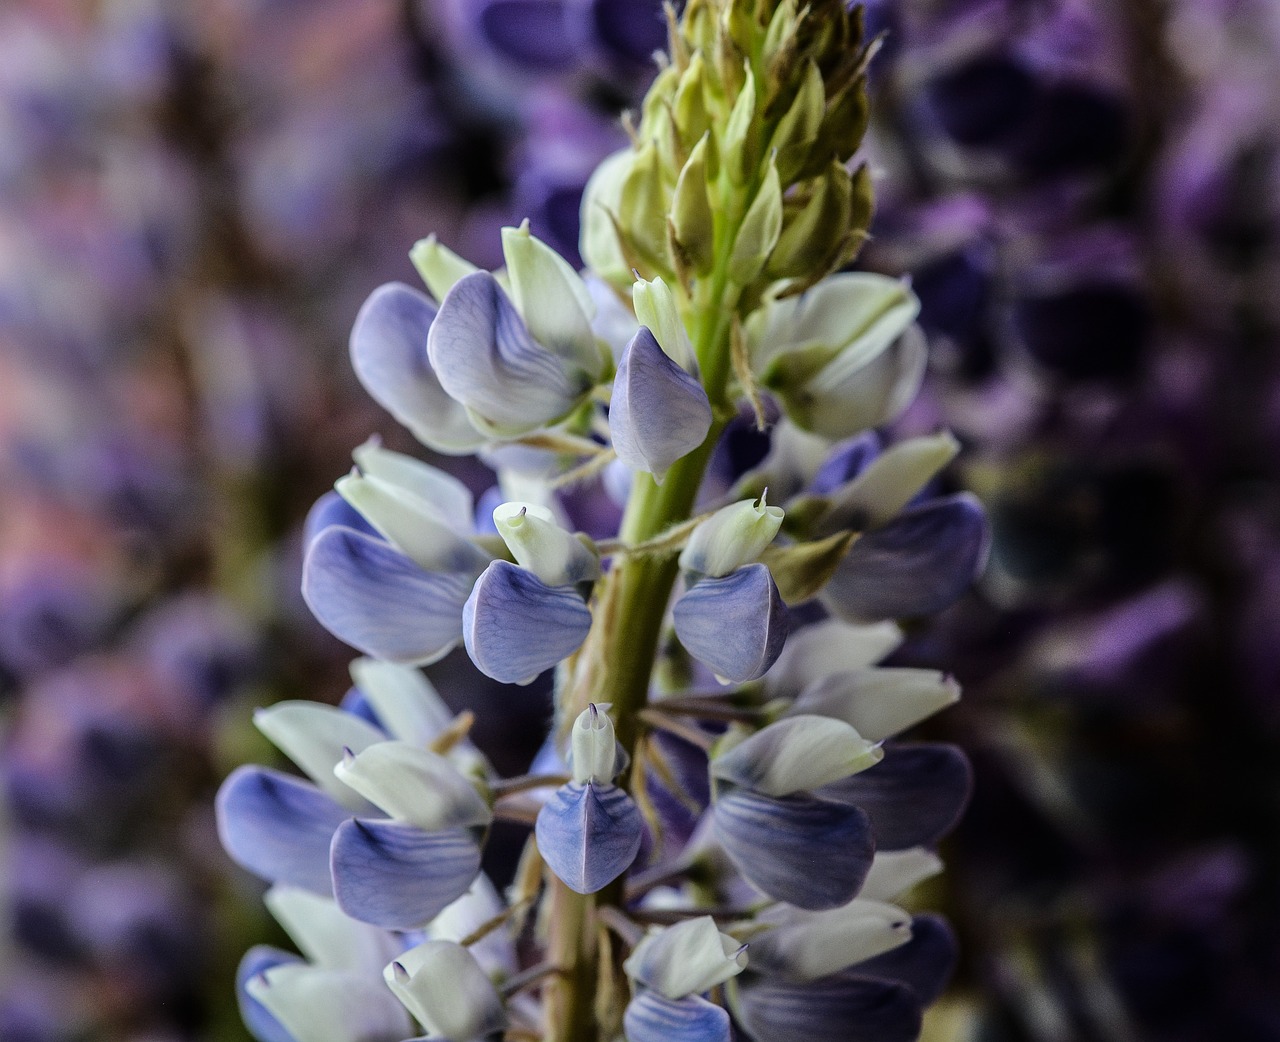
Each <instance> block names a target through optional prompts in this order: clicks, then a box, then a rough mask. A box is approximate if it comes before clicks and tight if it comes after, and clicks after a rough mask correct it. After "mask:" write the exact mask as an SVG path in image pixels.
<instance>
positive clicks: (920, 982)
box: [842, 915, 959, 1006]
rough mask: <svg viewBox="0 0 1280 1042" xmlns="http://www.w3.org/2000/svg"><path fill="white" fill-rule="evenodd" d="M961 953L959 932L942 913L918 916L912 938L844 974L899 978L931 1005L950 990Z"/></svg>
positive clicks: (912, 922)
mask: <svg viewBox="0 0 1280 1042" xmlns="http://www.w3.org/2000/svg"><path fill="white" fill-rule="evenodd" d="M958 955H959V946H958V945H957V943H956V935H955V933H954V932H953V931H952V929H951V927H950V926H949V925H948V924H947V921H946V920H945V919H943V918H942V916H940V915H917V916H916V917H915V918H913V919H912V920H911V940H909V941H908V942H907V943H906V944H903V945H900V946H899V947H897V948H894V949H893V950H892V951H888V952H885V953H884V954H883V955H877V956H876V957H875V958H874V959H867V960H866V961H865V962H860V963H858V965H856V966H851V967H850V968H849V969H848V970H846V971H845V973H844V974H842V976H857V977H876V978H879V979H880V980H891V981H899V982H901V983H902V984H906V985H908V986H909V987H910V988H911V990H912V991H914V992H915V993H916V995H917V996H918V997H919V999H920V1001H921V1003H923V1004H924V1005H926V1006H928V1005H929V1004H930V1003H932V1002H934V1001H936V1000H937V999H938V998H939V997H940V996H941V995H942V993H943V992H944V991H946V990H947V985H948V984H949V983H950V981H951V974H952V973H953V972H954V971H955V967H956V959H957V957H958Z"/></svg>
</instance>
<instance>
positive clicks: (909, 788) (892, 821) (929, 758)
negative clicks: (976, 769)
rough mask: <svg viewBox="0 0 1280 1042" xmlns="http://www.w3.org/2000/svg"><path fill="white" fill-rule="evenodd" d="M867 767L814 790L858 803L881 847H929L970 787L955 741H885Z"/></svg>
mask: <svg viewBox="0 0 1280 1042" xmlns="http://www.w3.org/2000/svg"><path fill="white" fill-rule="evenodd" d="M884 753H885V755H884V760H883V761H881V762H880V763H879V764H878V765H877V766H876V768H875V770H873V771H867V772H866V773H865V774H861V775H855V776H854V777H852V778H845V779H844V780H843V781H838V782H832V783H831V784H830V785H826V786H823V788H822V789H821V790H820V791H819V795H821V796H823V797H825V798H827V799H832V800H839V801H840V802H841V803H846V804H849V805H850V806H856V807H860V808H861V809H862V810H863V811H864V812H865V813H866V815H867V817H869V818H870V819H871V826H872V829H873V830H874V832H875V837H876V846H877V847H878V848H879V849H881V850H905V849H906V848H908V847H931V846H933V845H934V844H936V843H937V842H938V840H940V839H941V838H942V837H943V836H945V835H946V834H947V833H948V832H950V831H951V830H952V829H953V828H955V826H956V823H957V822H958V821H959V820H960V816H961V815H962V814H963V813H964V808H965V807H966V806H967V805H968V803H969V795H970V793H971V792H972V790H973V769H972V768H971V767H970V766H969V759H968V757H966V756H965V754H964V753H963V751H961V750H960V749H959V748H958V747H957V746H954V745H944V744H941V743H937V742H907V743H904V744H901V745H894V744H890V745H887V746H885V750H884Z"/></svg>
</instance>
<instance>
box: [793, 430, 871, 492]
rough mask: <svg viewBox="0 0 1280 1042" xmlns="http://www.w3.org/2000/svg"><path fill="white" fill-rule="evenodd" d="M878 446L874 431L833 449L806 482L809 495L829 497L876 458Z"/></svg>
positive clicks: (850, 439)
mask: <svg viewBox="0 0 1280 1042" xmlns="http://www.w3.org/2000/svg"><path fill="white" fill-rule="evenodd" d="M880 446H881V442H880V435H879V434H877V433H876V432H875V431H865V432H864V433H862V434H859V435H858V436H857V437H856V438H849V439H847V440H845V441H842V442H841V443H840V444H839V445H835V446H833V447H832V449H831V453H830V455H828V456H827V458H826V459H825V460H823V461H822V466H820V467H819V468H818V473H816V474H815V475H814V476H813V480H812V481H810V482H809V492H810V493H811V494H812V495H815V496H829V495H831V494H832V493H833V492H835V491H836V489H838V488H840V487H842V486H843V485H845V484H846V483H848V482H850V481H853V480H854V478H856V477H858V476H859V475H860V474H861V473H862V472H863V471H865V470H866V469H867V467H869V466H870V465H871V463H872V462H873V461H874V460H875V459H876V457H877V456H879V455H880Z"/></svg>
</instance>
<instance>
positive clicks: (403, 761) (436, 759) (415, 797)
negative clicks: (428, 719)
mask: <svg viewBox="0 0 1280 1042" xmlns="http://www.w3.org/2000/svg"><path fill="white" fill-rule="evenodd" d="M333 773H334V775H335V776H336V777H337V778H338V780H339V781H341V782H342V783H343V784H344V785H347V786H349V787H350V788H352V789H354V790H355V791H356V792H358V793H360V795H361V796H363V797H364V798H365V799H367V800H368V801H369V802H370V803H372V804H373V805H374V806H376V807H379V808H381V809H382V810H383V811H385V812H386V813H387V814H389V815H390V816H391V817H392V818H394V819H395V820H396V821H405V822H408V823H409V824H411V825H417V826H418V828H420V829H425V830H426V831H429V832H431V831H435V830H437V829H446V828H459V827H467V826H472V825H487V824H488V823H489V821H490V819H491V818H492V814H491V813H490V811H489V805H488V804H487V803H485V801H484V799H483V798H482V797H481V796H480V793H479V792H477V791H476V787H475V786H474V785H473V784H472V783H471V782H470V781H468V780H467V778H466V777H464V776H463V775H462V773H461V772H460V771H459V770H458V768H457V767H455V766H454V765H453V764H452V763H450V762H449V760H447V759H446V758H445V757H443V756H440V755H438V754H436V753H433V752H430V751H429V750H427V749H421V748H419V747H418V746H415V745H410V744H409V743H408V742H378V743H377V744H374V745H370V746H368V747H366V748H365V749H364V750H363V751H362V752H359V753H355V754H350V753H349V754H348V755H346V756H344V757H343V759H342V760H341V761H340V762H339V763H338V764H337V766H336V767H334V768H333Z"/></svg>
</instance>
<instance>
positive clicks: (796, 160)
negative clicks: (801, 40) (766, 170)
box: [770, 59, 826, 184]
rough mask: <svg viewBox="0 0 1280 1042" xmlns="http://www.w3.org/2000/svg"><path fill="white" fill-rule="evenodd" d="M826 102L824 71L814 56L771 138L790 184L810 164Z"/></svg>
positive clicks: (780, 168) (784, 175)
mask: <svg viewBox="0 0 1280 1042" xmlns="http://www.w3.org/2000/svg"><path fill="white" fill-rule="evenodd" d="M825 105H826V95H825V88H824V86H823V82H822V73H821V71H820V70H819V69H818V65H817V63H816V62H814V61H813V60H812V59H810V60H809V61H808V62H807V63H806V65H805V71H804V78H803V79H802V80H801V81H800V90H799V91H797V93H796V97H795V100H794V101H793V102H792V103H791V107H790V108H789V109H788V110H787V112H786V114H785V115H784V116H783V117H782V119H781V120H780V121H779V123H778V129H777V130H775V131H774V133H773V140H772V141H771V142H770V147H772V148H774V149H775V150H776V151H777V154H778V160H777V161H778V176H779V177H781V178H782V181H783V182H784V183H785V184H790V183H791V182H792V181H793V180H794V179H795V177H796V175H797V174H798V173H799V172H800V171H801V170H802V169H804V167H805V166H806V165H807V160H808V157H809V153H810V151H812V149H813V146H814V143H815V141H816V140H817V137H818V130H819V128H820V127H821V126H822V116H823V112H824V109H825Z"/></svg>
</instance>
